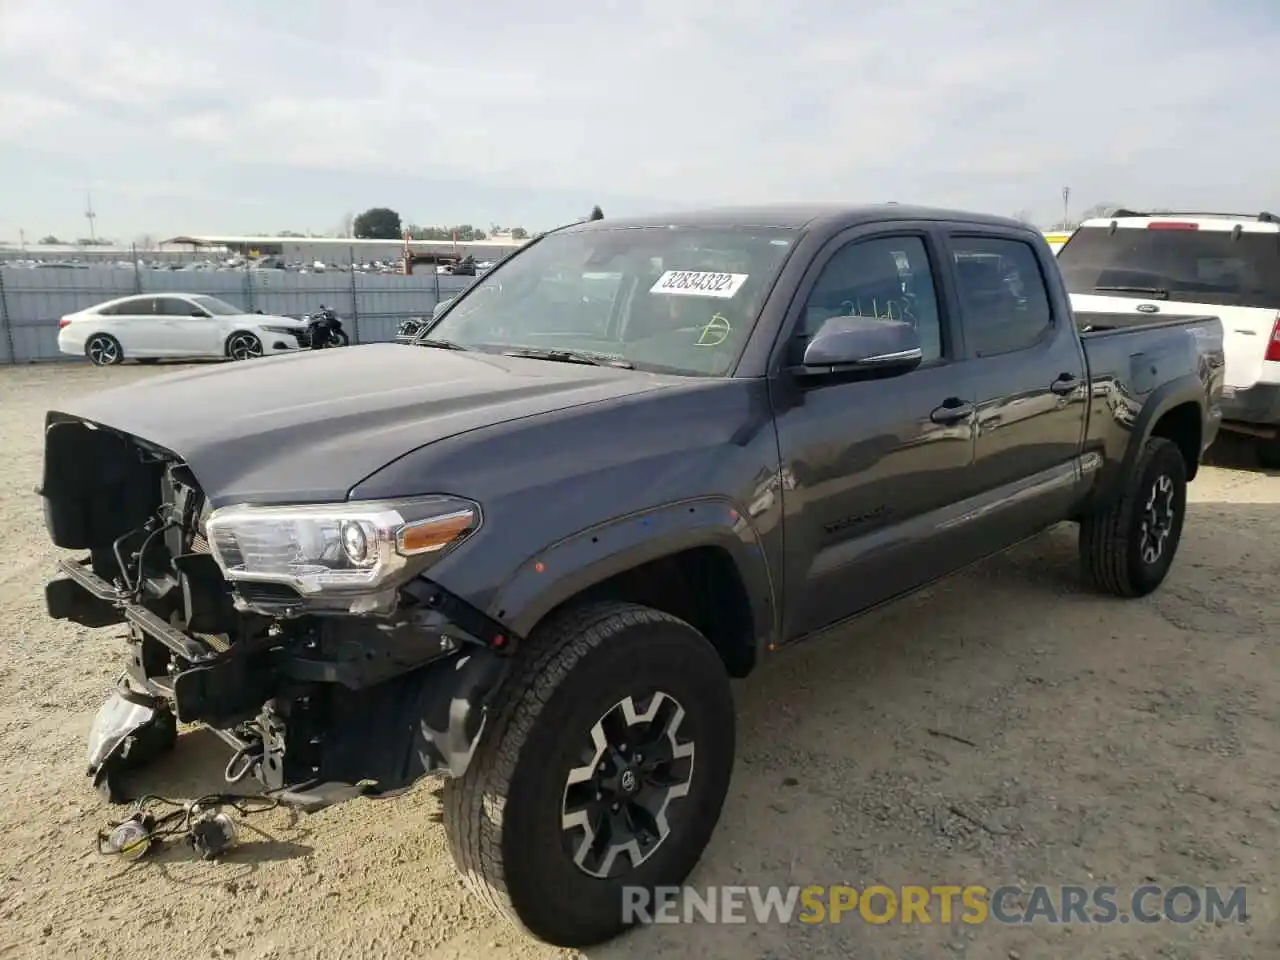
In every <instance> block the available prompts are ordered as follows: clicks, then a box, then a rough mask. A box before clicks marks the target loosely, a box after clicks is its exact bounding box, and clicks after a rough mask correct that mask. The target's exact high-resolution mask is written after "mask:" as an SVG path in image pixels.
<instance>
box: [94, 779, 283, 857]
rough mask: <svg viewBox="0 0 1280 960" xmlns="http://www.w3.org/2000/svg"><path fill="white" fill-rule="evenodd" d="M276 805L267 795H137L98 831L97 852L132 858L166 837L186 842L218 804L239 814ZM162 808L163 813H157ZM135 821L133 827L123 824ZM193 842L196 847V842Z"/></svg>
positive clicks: (190, 839)
mask: <svg viewBox="0 0 1280 960" xmlns="http://www.w3.org/2000/svg"><path fill="white" fill-rule="evenodd" d="M279 805H280V801H279V800H276V799H273V798H271V797H245V796H237V795H235V794H225V793H213V794H207V795H205V796H203V797H198V798H196V799H195V800H191V801H189V802H186V803H183V802H182V801H180V800H170V799H169V798H168V797H161V796H157V795H154V794H148V795H146V796H143V797H140V798H139V799H138V802H137V803H136V804H135V805H134V810H133V813H132V814H130V815H129V816H128V817H126V818H125V819H123V820H119V821H116V822H115V823H110V824H108V825H107V826H106V827H104V828H103V829H101V830H99V831H98V838H97V846H98V853H100V854H102V855H103V856H122V857H124V858H126V859H136V858H137V857H140V856H142V855H143V854H145V853H146V852H147V850H148V849H150V848H151V847H152V846H154V845H157V844H161V843H164V842H165V841H166V840H174V839H185V840H187V841H188V842H191V841H194V840H195V839H197V838H196V836H195V834H194V832H193V828H195V827H197V826H198V825H199V823H200V821H201V820H202V819H207V817H208V816H209V815H212V814H216V813H217V812H219V811H220V810H221V809H222V808H224V807H225V808H229V809H231V810H234V811H235V812H236V813H238V814H240V816H242V817H247V816H251V815H252V814H255V813H264V812H266V811H267V810H272V809H274V808H275V807H278V806H279ZM158 810H163V811H164V812H163V813H158V812H157V811H158ZM130 824H136V827H134V828H133V829H122V828H127V827H128V825H130ZM193 845H195V846H197V847H199V844H194V843H193Z"/></svg>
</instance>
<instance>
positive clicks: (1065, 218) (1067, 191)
mask: <svg viewBox="0 0 1280 960" xmlns="http://www.w3.org/2000/svg"><path fill="white" fill-rule="evenodd" d="M1062 226H1063V228H1064V229H1065V228H1070V226H1071V188H1070V187H1063V188H1062Z"/></svg>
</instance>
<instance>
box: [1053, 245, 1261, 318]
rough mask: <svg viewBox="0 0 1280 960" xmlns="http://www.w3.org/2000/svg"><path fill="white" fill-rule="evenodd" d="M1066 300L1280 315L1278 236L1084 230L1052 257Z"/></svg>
mask: <svg viewBox="0 0 1280 960" xmlns="http://www.w3.org/2000/svg"><path fill="white" fill-rule="evenodd" d="M1058 264H1059V266H1060V267H1061V268H1062V276H1063V279H1064V280H1065V281H1066V284H1067V290H1068V291H1069V292H1071V293H1082V294H1083V293H1102V294H1107V295H1108V296H1131V297H1142V298H1148V299H1150V298H1160V299H1166V300H1182V301H1184V302H1186V301H1190V302H1192V303H1206V304H1213V305H1216V306H1224V307H1265V308H1267V309H1270V310H1280V235H1277V234H1276V233H1273V232H1267V233H1256V232H1251V233H1241V234H1239V235H1238V236H1233V234H1232V232H1231V231H1229V230H1179V229H1166V230H1147V229H1132V228H1123V229H1117V230H1115V231H1114V232H1112V231H1111V230H1110V228H1108V227H1082V228H1081V229H1079V230H1077V231H1076V232H1075V234H1074V235H1073V236H1072V237H1071V239H1070V240H1069V241H1068V242H1067V245H1066V246H1064V247H1063V248H1062V250H1061V251H1060V252H1059V253H1058Z"/></svg>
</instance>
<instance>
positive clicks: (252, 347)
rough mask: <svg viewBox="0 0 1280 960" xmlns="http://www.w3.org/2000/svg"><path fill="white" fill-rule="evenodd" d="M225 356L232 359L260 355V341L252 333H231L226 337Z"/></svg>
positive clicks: (251, 357) (243, 358) (246, 358)
mask: <svg viewBox="0 0 1280 960" xmlns="http://www.w3.org/2000/svg"><path fill="white" fill-rule="evenodd" d="M227 356H228V357H230V358H231V359H232V360H252V359H254V358H255V357H260V356H262V341H261V340H259V339H258V338H257V337H255V336H254V335H253V334H252V333H233V334H232V335H231V336H230V337H228V338H227Z"/></svg>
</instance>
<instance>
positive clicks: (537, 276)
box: [422, 226, 796, 376]
mask: <svg viewBox="0 0 1280 960" xmlns="http://www.w3.org/2000/svg"><path fill="white" fill-rule="evenodd" d="M795 239H796V231H794V230H787V229H782V228H775V227H722V228H706V227H680V226H663V227H619V228H614V229H604V230H601V229H592V230H570V231H566V232H563V233H552V234H548V235H547V236H545V237H543V238H542V239H540V240H538V241H536V242H535V243H533V244H531V245H530V246H529V247H527V248H526V249H525V250H523V251H521V252H520V253H519V254H517V255H516V256H514V257H512V258H510V259H509V260H507V261H506V262H505V263H504V264H503V265H502V266H500V267H497V268H496V269H494V270H492V271H490V272H489V273H488V274H486V275H485V276H484V277H483V278H482V279H480V280H479V281H477V282H476V283H475V284H473V285H472V286H471V287H469V288H468V289H467V291H466V292H465V293H464V294H462V295H460V296H459V297H458V299H457V301H456V303H455V304H454V305H452V306H451V307H450V308H449V310H448V311H446V312H445V313H444V314H443V315H442V316H441V317H440V319H439V320H438V321H437V322H436V323H435V324H434V325H433V326H431V327H430V328H428V329H427V330H426V331H424V332H423V335H422V336H423V338H425V339H427V340H443V341H449V342H451V343H453V344H456V345H458V346H461V347H465V348H469V349H475V350H484V351H488V352H497V353H502V352H510V351H517V350H535V351H543V350H553V351H572V352H575V353H579V354H587V355H589V356H598V357H600V358H601V359H611V360H614V361H622V362H624V363H625V364H627V365H630V366H634V367H635V368H637V369H640V370H653V371H660V372H669V373H678V374H686V375H691V376H724V375H726V374H727V373H729V372H730V371H732V369H733V367H734V365H735V364H736V363H737V361H738V356H739V355H740V354H741V352H742V350H743V347H744V346H745V345H746V342H747V337H748V336H749V335H750V333H751V330H752V328H753V327H754V326H755V322H756V316H757V314H758V312H759V310H760V306H761V304H762V303H763V300H764V297H765V295H766V294H767V293H768V291H769V288H770V286H771V285H772V283H773V279H774V277H775V276H776V275H777V273H778V271H779V270H780V269H781V267H782V264H783V263H784V261H785V260H786V258H787V255H788V254H789V253H790V251H791V248H792V245H793V242H794V240H795Z"/></svg>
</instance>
